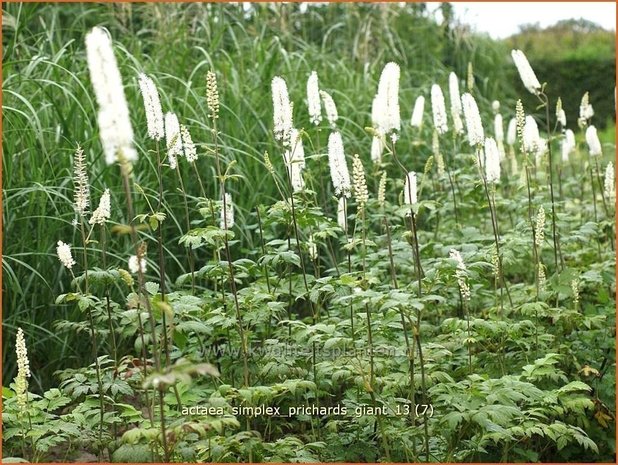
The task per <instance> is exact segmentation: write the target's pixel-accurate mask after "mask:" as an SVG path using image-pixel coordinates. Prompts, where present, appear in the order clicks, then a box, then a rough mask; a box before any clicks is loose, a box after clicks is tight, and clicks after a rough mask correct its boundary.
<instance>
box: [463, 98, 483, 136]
mask: <svg viewBox="0 0 618 465" xmlns="http://www.w3.org/2000/svg"><path fill="white" fill-rule="evenodd" d="M461 104H462V107H463V113H464V119H465V121H466V129H467V131H468V143H469V144H470V146H472V147H477V146H479V145H482V144H483V143H484V141H485V132H484V131H483V122H482V121H481V115H480V113H479V107H478V106H477V105H476V100H474V97H472V95H470V94H469V93H467V92H466V93H465V94H463V95H462V96H461Z"/></svg>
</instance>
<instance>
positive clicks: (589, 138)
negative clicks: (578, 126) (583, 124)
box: [586, 126, 603, 157]
mask: <svg viewBox="0 0 618 465" xmlns="http://www.w3.org/2000/svg"><path fill="white" fill-rule="evenodd" d="M586 142H587V143H588V152H589V153H590V156H592V157H596V156H599V155H603V149H602V148H601V141H600V140H599V135H598V134H597V128H595V127H594V126H588V129H586Z"/></svg>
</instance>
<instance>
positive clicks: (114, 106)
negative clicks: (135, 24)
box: [86, 27, 137, 165]
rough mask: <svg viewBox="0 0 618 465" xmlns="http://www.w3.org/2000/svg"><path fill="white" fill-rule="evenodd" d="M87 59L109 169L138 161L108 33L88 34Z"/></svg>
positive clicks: (103, 30)
mask: <svg viewBox="0 0 618 465" xmlns="http://www.w3.org/2000/svg"><path fill="white" fill-rule="evenodd" d="M86 58H87V60H88V68H89V70H90V80H91V81H92V86H93V88H94V93H95V96H96V99H97V103H98V105H99V113H98V117H97V121H98V125H99V135H100V138H101V144H102V145H103V151H104V153H105V161H106V163H107V164H108V165H111V164H113V163H114V162H116V161H118V162H121V163H130V162H134V161H137V151H136V150H135V148H134V147H133V128H132V126H131V120H130V119H129V108H128V106H127V100H126V98H125V94H124V88H123V86H122V78H121V77H120V71H119V70H118V64H117V62H116V57H115V56H114V50H113V49H112V40H111V37H110V35H109V33H108V32H107V31H106V30H105V29H103V28H100V27H95V28H93V29H92V30H91V31H90V32H89V33H88V34H86Z"/></svg>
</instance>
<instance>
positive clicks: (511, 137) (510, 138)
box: [506, 118, 517, 146]
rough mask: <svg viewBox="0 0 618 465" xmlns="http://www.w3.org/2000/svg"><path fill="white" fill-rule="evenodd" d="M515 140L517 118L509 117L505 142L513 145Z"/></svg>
mask: <svg viewBox="0 0 618 465" xmlns="http://www.w3.org/2000/svg"><path fill="white" fill-rule="evenodd" d="M516 142H517V120H516V119H515V118H511V120H510V121H509V127H508V128H507V130H506V143H507V144H509V145H511V146H513V145H515V143H516Z"/></svg>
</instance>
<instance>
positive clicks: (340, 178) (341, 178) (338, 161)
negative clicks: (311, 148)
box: [328, 132, 352, 197]
mask: <svg viewBox="0 0 618 465" xmlns="http://www.w3.org/2000/svg"><path fill="white" fill-rule="evenodd" d="M328 164H329V167H330V178H331V180H332V182H333V187H334V189H335V195H336V196H337V197H340V196H342V195H344V196H346V197H350V190H351V188H352V184H351V182H350V173H349V171H348V165H347V163H346V161H345V154H344V152H343V140H342V139H341V134H340V133H339V132H333V133H331V134H330V136H329V137H328Z"/></svg>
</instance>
